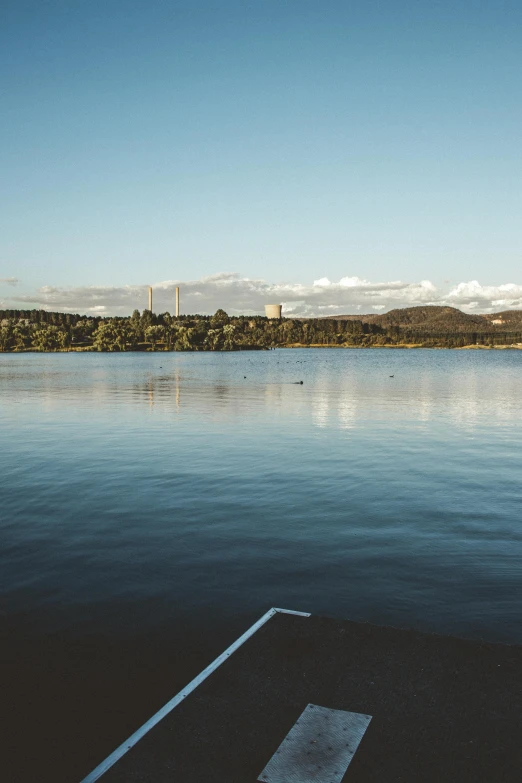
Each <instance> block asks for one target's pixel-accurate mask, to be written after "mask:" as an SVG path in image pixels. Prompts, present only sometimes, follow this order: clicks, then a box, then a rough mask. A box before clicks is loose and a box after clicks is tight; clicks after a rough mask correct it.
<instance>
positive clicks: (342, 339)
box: [0, 306, 522, 351]
mask: <svg viewBox="0 0 522 783" xmlns="http://www.w3.org/2000/svg"><path fill="white" fill-rule="evenodd" d="M519 343H520V344H522V312H521V311H516V310H514V311H513V310H512V311H506V312H505V313H495V314H493V315H492V314H488V315H467V314H466V313H463V312H461V311H460V310H457V309H455V308H453V307H435V306H433V307H408V308H404V309H401V310H392V311H390V312H389V313H386V314H384V315H375V314H373V313H372V314H370V315H360V316H359V315H357V316H353V315H349V316H338V317H336V318H308V319H299V318H283V319H282V320H280V321H275V320H273V321H271V320H268V319H267V318H264V317H261V316H239V317H230V316H228V315H227V314H226V313H225V312H224V311H223V310H218V311H217V313H215V315H212V316H206V315H183V316H179V317H178V318H177V317H176V316H173V315H170V313H161V314H159V315H156V314H155V313H151V312H150V311H149V310H144V311H143V312H142V313H140V312H139V311H138V310H135V311H134V312H133V314H132V315H131V316H130V317H128V318H121V317H116V318H101V317H99V316H97V317H91V316H81V315H72V314H70V313H49V312H47V311H45V310H0V351H69V350H83V351H140V350H141V351H158V350H159V351H245V350H262V349H268V348H272V347H276V346H296V347H297V346H312V345H313V346H325V347H326V346H331V347H334V346H338V347H360V348H365V347H373V346H375V347H377V346H389V347H394V346H395V347H401V346H404V347H408V346H411V347H424V348H462V347H465V346H482V347H485V348H488V347H491V348H493V347H500V346H510V345H516V344H519Z"/></svg>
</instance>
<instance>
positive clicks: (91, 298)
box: [4, 272, 522, 316]
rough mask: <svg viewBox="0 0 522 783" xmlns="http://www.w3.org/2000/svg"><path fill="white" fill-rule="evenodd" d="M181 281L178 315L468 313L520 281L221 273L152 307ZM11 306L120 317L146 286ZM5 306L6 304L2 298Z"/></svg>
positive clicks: (170, 305) (160, 290)
mask: <svg viewBox="0 0 522 783" xmlns="http://www.w3.org/2000/svg"><path fill="white" fill-rule="evenodd" d="M9 279H11V278H9ZM177 285H179V286H180V297H181V311H182V312H183V313H213V312H215V311H216V310H217V309H218V308H219V307H222V308H223V309H224V310H227V312H229V313H231V314H233V315H235V314H240V313H245V314H251V313H263V312H264V305H265V303H267V302H268V303H274V302H281V303H283V312H284V313H286V314H287V315H290V314H292V315H296V316H298V315H305V316H306V315H308V316H313V315H340V314H343V313H357V312H363V313H364V312H369V311H371V310H372V309H373V310H377V311H379V312H380V311H387V310H391V309H393V308H395V307H408V306H414V305H431V304H433V305H436V304H438V305H443V304H444V305H451V306H453V307H461V308H463V309H466V310H471V309H472V310H473V311H474V312H493V311H495V310H503V309H511V308H519V307H522V286H520V285H516V284H514V283H507V284H504V285H500V286H482V285H480V283H478V282H477V281H476V280H472V281H470V282H467V283H466V282H463V283H459V284H458V285H456V286H454V287H453V288H452V289H451V290H450V291H447V289H446V290H445V291H443V290H441V289H438V288H437V287H436V286H435V285H434V284H433V283H432V282H431V281H430V280H421V281H420V282H413V283H411V282H410V283H407V282H402V281H400V280H393V281H389V282H371V281H369V280H364V279H362V278H359V277H342V278H341V279H340V280H339V282H337V283H336V282H331V281H330V280H329V279H328V278H327V277H321V278H319V279H317V280H315V281H314V282H313V284H312V285H310V284H304V283H285V282H280V283H271V282H268V281H266V280H263V279H252V278H247V277H241V276H240V275H239V274H235V273H230V272H221V273H219V274H216V275H211V276H209V277H203V278H201V279H200V280H188V281H183V280H165V281H161V282H158V283H155V284H154V285H153V307H154V310H155V311H156V312H164V311H165V310H168V311H170V312H173V311H174V307H175V305H174V302H175V290H174V289H175V287H176V286H177ZM9 301H10V302H12V304H11V305H10V306H11V307H17V308H20V307H23V306H25V307H34V306H36V307H42V308H44V309H47V310H61V311H65V312H79V313H90V314H94V315H127V314H130V313H131V312H132V311H133V310H134V309H135V308H137V309H140V310H142V309H144V308H145V307H147V286H146V285H141V286H136V285H135V286H128V285H127V286H114V287H110V286H84V287H77V288H60V287H58V286H52V285H46V286H43V287H42V288H40V289H39V290H38V291H36V292H35V293H34V294H24V295H18V296H11V297H9ZM4 306H5V307H7V306H8V305H7V303H5V304H4Z"/></svg>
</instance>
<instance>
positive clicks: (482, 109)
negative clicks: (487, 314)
mask: <svg viewBox="0 0 522 783" xmlns="http://www.w3.org/2000/svg"><path fill="white" fill-rule="evenodd" d="M521 53H522V4H520V2H511V1H510V2H506V1H504V0H496V1H495V2H493V0H488V2H486V1H485V0H477V1H476V2H471V0H470V1H469V2H466V1H465V0H462V2H455V0H451V2H449V1H447V0H439V2H437V1H436V0H432V1H431V2H425V1H424V0H383V1H382V2H376V1H375V0H354V1H353V2H351V1H350V0H344V1H343V2H341V1H340V0H314V1H313V2H312V1H311V0H257V1H256V2H249V1H248V0H237V1H236V0H213V1H210V0H207V1H206V2H199V1H198V0H183V2H180V1H178V2H176V0H168V1H166V0H165V1H163V0H2V2H1V3H0V89H1V96H0V100H1V106H2V108H1V122H0V159H1V160H0V162H1V174H0V196H1V199H2V209H1V211H0V304H2V305H3V306H13V307H16V306H22V304H23V302H25V303H26V306H30V302H33V303H35V304H36V305H39V304H43V305H44V306H50V307H51V309H52V308H54V307H56V309H64V308H67V307H71V308H73V309H75V307H83V308H84V309H86V308H88V307H92V306H97V307H98V308H99V309H100V308H103V307H106V308H108V309H107V312H109V311H110V310H111V308H112V309H113V310H114V308H116V309H115V310H114V311H115V312H116V311H118V312H119V310H118V308H119V307H123V305H122V304H121V302H120V304H117V303H116V300H115V299H114V297H115V296H116V294H115V291H117V290H133V291H138V292H139V291H141V290H142V289H141V286H143V285H145V284H148V283H152V284H159V283H161V282H162V281H173V280H174V281H181V282H182V283H183V282H187V283H188V282H189V281H191V284H192V285H194V284H196V283H198V281H200V282H201V285H207V286H208V285H214V287H215V286H216V285H218V288H219V286H221V288H219V290H220V291H225V290H226V291H228V292H229V293H230V292H232V291H235V290H236V289H237V288H238V286H239V288H242V290H243V289H245V280H246V281H248V280H251V279H254V280H255V281H257V282H256V283H255V284H254V283H252V285H253V286H254V287H255V285H258V286H259V285H260V286H261V288H262V291H261V294H260V296H261V299H262V298H263V297H264V296H265V295H268V294H269V293H273V295H274V296H279V298H281V297H284V296H285V292H288V291H292V290H299V291H300V292H301V293H302V294H303V297H301V300H300V301H303V302H305V301H307V296H308V295H307V293H306V292H307V291H308V289H310V290H311V291H312V292H314V291H315V293H317V291H318V290H319V289H324V290H325V291H326V289H328V291H329V295H330V294H332V292H333V291H335V290H336V289H338V290H339V291H341V293H342V291H343V290H344V289H347V288H350V289H352V292H351V293H352V294H353V296H355V293H354V292H355V291H357V290H359V288H360V289H361V290H363V288H361V285H362V281H369V282H366V283H365V284H366V285H369V284H370V283H371V284H372V285H384V286H385V288H384V289H382V290H385V291H387V290H389V289H388V288H386V285H388V284H389V283H390V281H392V282H394V281H401V282H402V283H404V285H405V286H406V287H408V286H410V288H409V289H408V290H409V291H410V293H411V291H412V290H413V289H411V286H414V287H415V290H417V289H419V284H420V282H421V281H423V280H424V281H426V280H428V281H431V283H432V285H433V287H434V288H433V291H431V289H430V291H431V293H430V296H431V295H432V294H433V295H432V299H433V301H439V300H440V301H442V299H444V298H445V297H446V299H447V296H448V295H450V294H451V295H453V297H454V300H450V301H454V302H455V304H457V305H458V306H461V305H469V304H470V303H471V305H472V306H475V307H478V308H479V309H480V308H483V309H484V308H486V309H487V308H488V307H491V306H493V307H494V306H496V303H498V302H501V301H504V300H503V299H502V296H501V295H499V294H498V287H499V286H501V285H502V284H512V285H513V287H512V289H510V291H511V293H512V296H511V294H510V296H511V298H509V297H508V298H507V299H506V300H505V301H506V303H507V305H508V306H516V307H518V306H522V287H521V286H520V285H519V283H522V279H521V277H522V275H521V274H520V268H521V263H520V262H521V257H522V229H521V226H522V221H521V216H522V147H521V138H520V134H521V128H522V54H521ZM223 273H234V274H235V275H236V277H235V278H233V279H232V278H230V279H229V280H228V282H227V283H223V280H227V278H225V277H224V276H223ZM216 275H217V276H218V277H217V278H213V279H214V280H216V279H217V280H218V281H221V282H218V283H212V280H211V281H210V282H209V281H208V280H203V281H202V278H206V277H208V276H216ZM325 278H327V280H325ZM353 278H359V280H358V281H357V280H356V281H355V282H354V280H353ZM342 279H345V284H341V285H339V281H340V280H342ZM346 279H348V281H349V282H348V284H346ZM16 280H18V282H16ZM318 280H319V281H321V282H320V284H319V286H315V287H314V286H313V282H314V281H318ZM475 280H476V281H478V285H479V288H475V289H473V290H475V293H476V298H475V299H473V293H471V294H470V290H471V289H469V283H470V281H475ZM231 281H232V282H231ZM233 281H235V282H233ZM329 281H330V282H329ZM459 284H461V288H460V289H459V288H458V286H459ZM464 284H465V285H467V286H468V288H466V289H465V297H464V298H466V301H464V299H462V297H461V299H459V297H458V294H457V293H455V291H459V290H460V291H461V292H462V291H464V289H463V288H462V285H464ZM87 286H96V291H97V292H98V293H97V294H96V296H97V297H98V298H97V299H96V300H95V299H93V296H92V295H89V293H88V291H87V293H86V289H85V287H87ZM135 286H136V287H137V288H134V287H135ZM263 286H264V287H263ZM42 287H44V289H43V291H39V289H41V288H42ZM128 287H130V288H128ZM164 288H165V290H167V288H168V286H167V287H164ZM247 288H248V285H247ZM424 288H425V290H428V289H426V287H424ZM113 289H114V290H113ZM187 290H188V289H187ZM393 290H399V289H393ZM421 290H422V287H421ZM485 290H486V291H487V292H489V293H486V294H485V295H484V296H483V294H484V291H485ZM502 290H505V289H501V291H502ZM56 291H58V292H59V294H56ZM82 291H83V293H82ZM53 292H54V293H53ZM104 292H105V293H104ZM111 292H112V293H111ZM434 292H435V293H434ZM495 292H496V293H495ZM195 293H197V291H195ZM515 294H516V296H515ZM198 295H200V296H201V295H203V296H204V293H203V294H201V293H200V294H198ZM227 296H228V294H227ZM230 296H231V297H232V299H230V297H229V300H230V301H229V300H227V302H225V304H227V303H228V304H229V306H230V307H231V308H234V307H236V308H237V309H241V307H246V308H247V309H248V307H251V308H253V309H256V307H258V304H257V300H256V303H255V304H252V302H250V304H248V303H247V302H246V300H242V299H241V298H240V297H239V296H236V294H235V293H234V294H232V293H230ZM353 296H352V299H353V301H352V300H351V299H350V300H349V299H346V298H345V299H342V298H341V299H339V300H338V301H337V300H335V297H334V300H335V301H334V300H332V299H331V298H330V299H324V301H323V299H321V302H322V304H321V302H319V299H317V300H316V302H315V305H313V303H312V304H310V303H309V307H312V309H313V307H314V306H324V307H327V306H328V307H331V308H333V307H335V306H337V304H338V306H339V307H340V308H341V310H342V309H344V310H346V309H347V306H348V305H350V307H349V308H348V309H352V310H353V308H355V307H356V306H357V304H358V303H359V304H360V303H361V302H362V303H363V304H365V302H368V305H371V306H374V304H372V302H373V299H372V300H371V301H370V300H369V299H364V296H363V298H362V299H357V297H355V298H353ZM470 296H471V298H470ZM53 297H54V298H53ZM82 297H83V298H82ZM104 297H105V298H104ZM111 297H112V298H111ZM234 297H236V298H235V299H234ZM481 297H482V298H481ZM225 298H226V297H225ZM261 299H260V301H261ZM428 299H429V296H428ZM294 300H295V297H294ZM310 301H311V300H310ZM416 301H417V300H416V299H415V298H414V297H413V298H412V297H410V298H408V296H406V297H405V298H404V297H403V299H400V298H399V299H398V300H397V299H394V298H393V296H388V295H387V294H386V295H385V296H384V298H383V299H382V303H381V299H379V304H378V305H375V306H377V307H381V308H382V307H385V308H388V307H390V306H392V305H394V304H397V302H399V303H400V302H403V303H404V304H407V303H409V302H411V303H414V302H416ZM420 301H427V299H426V296H425V297H424V299H422V298H421V300H420ZM475 301H476V302H477V304H474V302H475ZM27 303H29V304H27ZM142 306H146V303H145V301H144V302H143V305H142ZM210 306H213V302H212V305H211V304H210V302H209V307H210ZM499 309H502V308H501V307H500V306H499Z"/></svg>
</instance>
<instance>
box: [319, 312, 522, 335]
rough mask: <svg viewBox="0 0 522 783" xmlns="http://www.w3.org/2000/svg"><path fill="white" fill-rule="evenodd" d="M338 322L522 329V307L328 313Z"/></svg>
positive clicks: (444, 328) (435, 328) (436, 328)
mask: <svg viewBox="0 0 522 783" xmlns="http://www.w3.org/2000/svg"><path fill="white" fill-rule="evenodd" d="M328 317H329V318H332V319H334V320H337V321H344V320H347V321H362V323H368V324H377V325H378V326H381V327H383V328H384V329H386V328H389V327H394V326H395V327H399V328H401V329H406V330H407V331H421V332H455V333H458V334H461V333H466V332H491V331H492V330H493V331H506V330H507V331H509V330H514V331H520V330H521V329H522V310H506V311H505V312H501V313H488V314H487V315H470V314H468V313H463V312H462V310H458V309H457V308H456V307H444V306H438V305H426V306H424V307H422V306H421V307H403V308H399V309H396V310H390V311H389V312H388V313H383V314H382V315H378V314H377V313H366V314H364V315H359V314H357V315H333V316H328Z"/></svg>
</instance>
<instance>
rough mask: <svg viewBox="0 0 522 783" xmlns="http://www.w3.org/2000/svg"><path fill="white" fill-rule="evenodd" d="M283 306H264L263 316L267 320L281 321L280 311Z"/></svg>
mask: <svg viewBox="0 0 522 783" xmlns="http://www.w3.org/2000/svg"><path fill="white" fill-rule="evenodd" d="M282 307H283V305H265V315H266V317H267V318H277V319H281V309H282Z"/></svg>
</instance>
